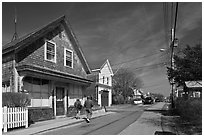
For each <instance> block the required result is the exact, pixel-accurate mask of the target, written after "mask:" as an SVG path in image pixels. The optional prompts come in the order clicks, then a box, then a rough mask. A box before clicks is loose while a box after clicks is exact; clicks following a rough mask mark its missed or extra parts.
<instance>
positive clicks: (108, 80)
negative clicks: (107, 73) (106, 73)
mask: <svg viewBox="0 0 204 137" xmlns="http://www.w3.org/2000/svg"><path fill="white" fill-rule="evenodd" d="M108 84H109V77H107V85H108Z"/></svg>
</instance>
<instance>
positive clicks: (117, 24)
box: [2, 2, 202, 96]
mask: <svg viewBox="0 0 204 137" xmlns="http://www.w3.org/2000/svg"><path fill="white" fill-rule="evenodd" d="M15 9H16V13H17V14H16V15H17V33H18V36H19V37H22V36H24V35H26V34H28V33H30V32H32V31H34V30H36V29H38V28H40V27H42V26H43V25H46V24H48V23H49V22H51V21H53V20H55V19H57V18H59V17H60V16H62V15H66V16H67V18H68V21H69V23H70V24H71V27H72V29H73V31H74V33H75V35H76V38H77V40H78V42H79V45H80V47H81V48H82V51H83V53H84V55H85V58H86V60H87V62H88V64H89V67H90V68H91V69H97V68H100V66H101V65H102V64H103V63H104V62H105V60H106V59H108V60H109V61H110V64H111V66H112V68H113V70H114V71H116V70H119V69H121V68H127V69H129V70H131V71H133V72H134V73H135V75H136V76H137V77H139V78H140V79H141V80H142V81H143V84H144V85H143V88H142V90H143V91H144V93H147V92H152V93H161V94H163V95H165V96H168V95H169V94H170V85H169V81H168V78H167V75H166V65H165V64H162V63H163V62H168V60H169V58H170V57H169V54H168V53H167V52H160V49H161V48H164V49H168V47H169V40H170V27H171V24H173V23H172V22H174V21H172V20H171V19H174V16H171V13H172V12H171V3H168V4H167V3H166V4H164V3H162V2H144V3H143V2H128V3H125V2H94V3H90V2H83V3H82V2H76V3H74V2H59V3H57V2H55V3H52V2H44V3H42V2H40V3H39V2H38V3H34V2H27V3H23V2H19V3H14V2H9V3H8V2H3V3H2V44H3V45H5V44H6V43H8V42H10V41H11V39H12V37H13V34H14V17H15ZM173 11H174V12H173V14H172V15H175V5H174V7H173ZM176 38H178V40H179V44H178V49H179V48H181V47H185V45H190V46H194V45H196V44H199V43H201V42H202V3H201V2H184V3H183V2H179V7H178V17H177V26H176ZM175 50H176V49H175ZM155 64H157V65H155ZM167 65H168V64H167Z"/></svg>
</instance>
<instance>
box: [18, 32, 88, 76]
mask: <svg viewBox="0 0 204 137" xmlns="http://www.w3.org/2000/svg"><path fill="white" fill-rule="evenodd" d="M45 38H46V36H45ZM50 41H52V42H54V43H55V44H56V63H54V62H51V61H47V60H45V59H44V52H45V48H44V46H45V45H44V44H45V39H40V40H39V41H38V42H35V43H32V45H31V46H29V47H35V50H34V52H32V51H30V52H31V54H29V55H28V56H26V55H25V56H24V57H21V56H22V54H23V52H28V50H33V49H32V48H31V49H30V48H29V49H27V50H26V49H25V50H23V51H21V52H20V53H19V54H18V57H19V58H18V61H19V62H18V65H25V64H26V65H37V66H40V67H45V68H49V69H52V70H57V71H60V72H64V73H69V74H73V75H77V76H79V77H82V78H86V72H85V71H84V69H83V67H82V64H81V62H80V60H79V58H78V56H77V54H76V52H75V51H74V49H73V48H72V44H71V43H70V41H69V39H68V37H67V35H66V33H65V31H62V32H61V33H60V34H58V35H56V36H54V37H53V38H52V39H51V40H50ZM64 48H67V49H70V50H72V51H73V68H69V67H66V66H64Z"/></svg>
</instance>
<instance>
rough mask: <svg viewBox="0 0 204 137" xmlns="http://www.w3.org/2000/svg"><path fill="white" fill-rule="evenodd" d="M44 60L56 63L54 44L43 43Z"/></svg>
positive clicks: (49, 42)
mask: <svg viewBox="0 0 204 137" xmlns="http://www.w3.org/2000/svg"><path fill="white" fill-rule="evenodd" d="M45 60H48V61H51V62H55V63H56V44H55V43H54V42H51V41H46V42H45Z"/></svg>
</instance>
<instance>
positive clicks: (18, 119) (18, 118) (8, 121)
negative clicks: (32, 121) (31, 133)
mask: <svg viewBox="0 0 204 137" xmlns="http://www.w3.org/2000/svg"><path fill="white" fill-rule="evenodd" d="M2 118H3V119H2V124H3V125H2V128H3V129H4V132H7V129H11V128H16V127H23V126H25V128H27V127H28V108H26V107H11V108H10V107H6V106H5V107H3V108H2Z"/></svg>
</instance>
